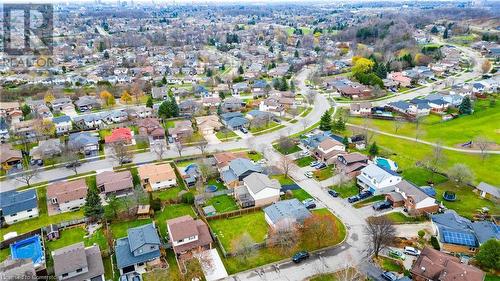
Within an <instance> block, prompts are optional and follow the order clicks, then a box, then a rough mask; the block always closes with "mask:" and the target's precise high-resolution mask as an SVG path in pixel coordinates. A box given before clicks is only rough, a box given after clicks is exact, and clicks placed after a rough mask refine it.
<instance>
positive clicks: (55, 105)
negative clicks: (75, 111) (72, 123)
mask: <svg viewBox="0 0 500 281" xmlns="http://www.w3.org/2000/svg"><path fill="white" fill-rule="evenodd" d="M68 106H71V107H73V103H72V102H71V99H70V98H68V97H62V98H58V99H55V100H53V101H51V102H50V107H52V110H54V112H58V113H59V112H62V111H63V110H64V109H65V108H66V107H68ZM73 108H74V107H73Z"/></svg>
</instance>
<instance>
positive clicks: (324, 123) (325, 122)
mask: <svg viewBox="0 0 500 281" xmlns="http://www.w3.org/2000/svg"><path fill="white" fill-rule="evenodd" d="M319 129H320V130H321V131H330V130H331V129H332V116H331V115H330V111H326V112H325V113H323V115H322V116H321V119H320V121H319Z"/></svg>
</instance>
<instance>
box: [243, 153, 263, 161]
mask: <svg viewBox="0 0 500 281" xmlns="http://www.w3.org/2000/svg"><path fill="white" fill-rule="evenodd" d="M247 157H248V159H250V160H252V161H255V162H257V161H259V160H261V159H262V158H264V156H263V155H262V154H261V153H260V152H257V151H252V152H250V151H248V152H247Z"/></svg>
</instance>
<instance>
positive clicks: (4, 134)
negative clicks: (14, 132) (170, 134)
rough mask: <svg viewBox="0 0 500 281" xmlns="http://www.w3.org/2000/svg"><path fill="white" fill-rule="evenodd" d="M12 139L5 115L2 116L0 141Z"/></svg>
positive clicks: (0, 118)
mask: <svg viewBox="0 0 500 281" xmlns="http://www.w3.org/2000/svg"><path fill="white" fill-rule="evenodd" d="M8 139H10V134H9V125H8V124H7V121H6V120H5V118H4V117H0V143H5V142H6V141H7V140H8Z"/></svg>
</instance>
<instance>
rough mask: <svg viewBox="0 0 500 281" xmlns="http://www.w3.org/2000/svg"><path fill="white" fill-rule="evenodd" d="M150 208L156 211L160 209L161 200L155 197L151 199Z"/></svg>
mask: <svg viewBox="0 0 500 281" xmlns="http://www.w3.org/2000/svg"><path fill="white" fill-rule="evenodd" d="M150 204H151V208H152V209H153V210H154V211H155V212H156V211H159V210H161V200H160V198H155V199H153V200H151V203H150Z"/></svg>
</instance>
